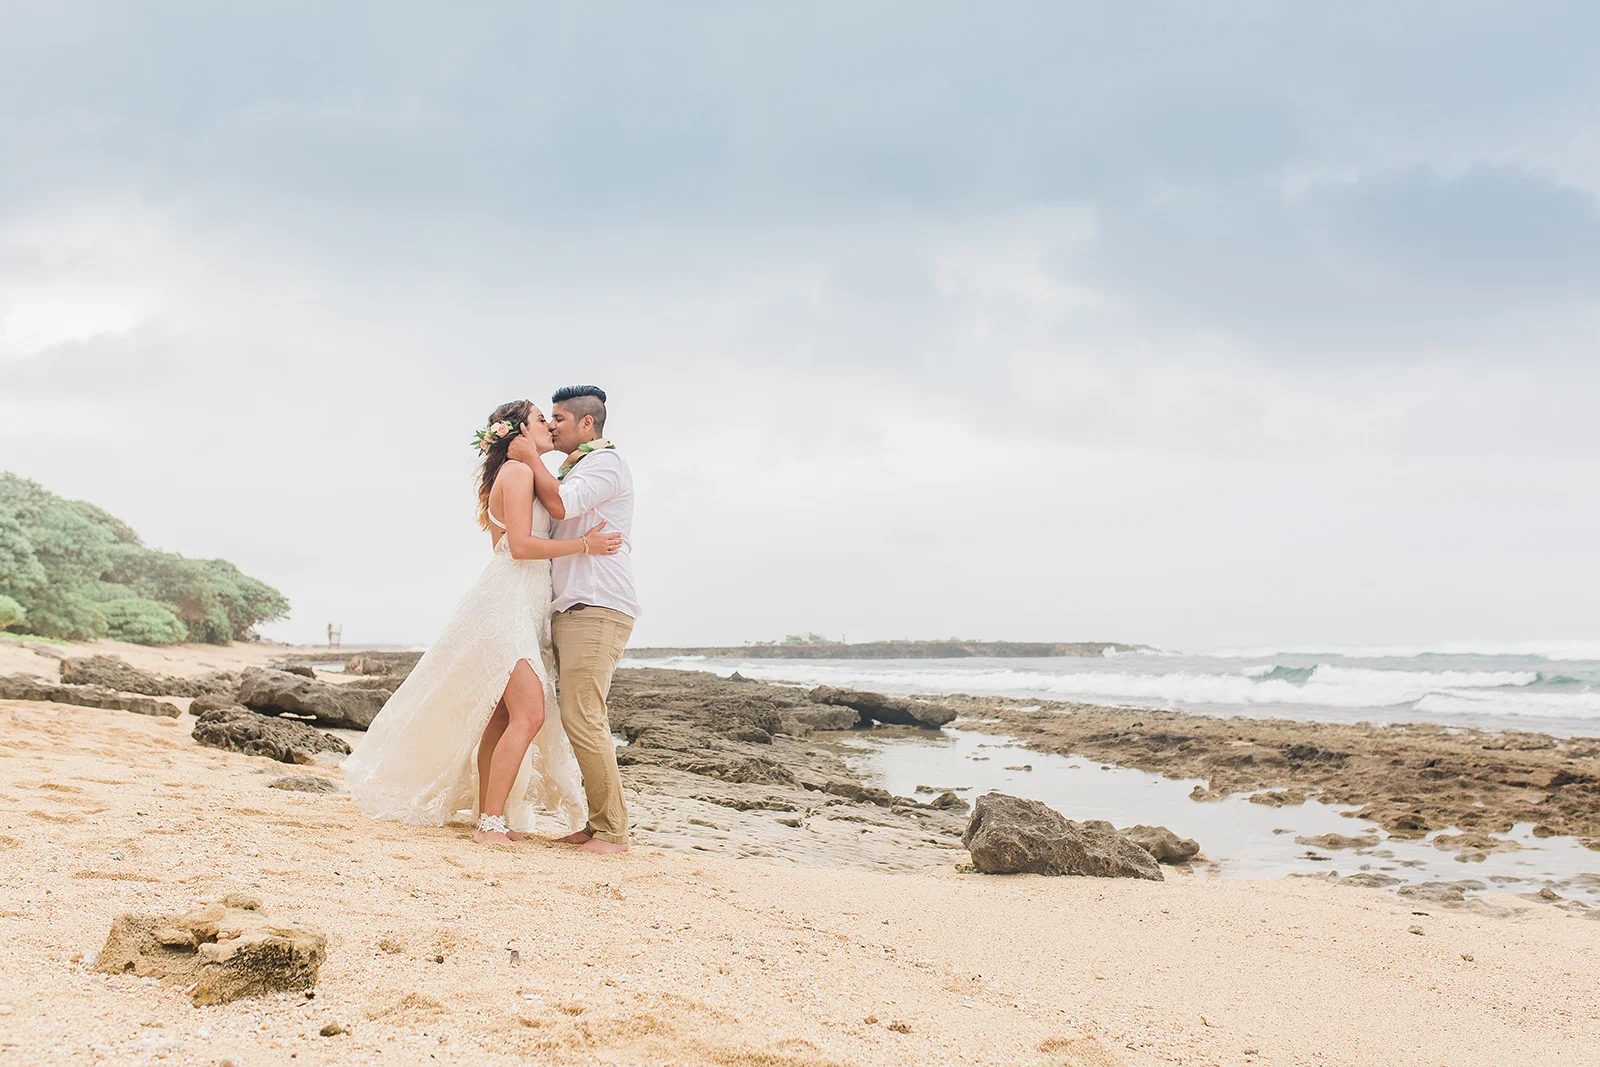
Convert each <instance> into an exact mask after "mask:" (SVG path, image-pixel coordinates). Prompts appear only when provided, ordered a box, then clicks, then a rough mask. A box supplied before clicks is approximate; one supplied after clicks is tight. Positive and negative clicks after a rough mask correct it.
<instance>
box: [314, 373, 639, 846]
mask: <svg viewBox="0 0 1600 1067" xmlns="http://www.w3.org/2000/svg"><path fill="white" fill-rule="evenodd" d="M605 428H606V394H605V391H604V390H602V389H600V388H598V387H596V386H593V385H578V386H568V387H567V388H564V389H560V390H558V391H557V392H556V394H555V396H553V397H552V398H551V404H550V418H549V420H548V421H546V419H545V417H544V413H543V412H541V411H540V410H539V409H538V408H537V407H535V406H534V404H533V403H532V401H528V400H513V401H511V402H510V403H507V404H501V405H500V406H499V407H497V408H495V409H494V411H493V412H491V413H490V414H489V421H488V423H487V425H486V426H484V428H483V429H481V430H479V431H478V432H477V433H476V434H474V435H473V445H474V446H475V447H476V449H477V450H478V453H479V454H480V455H481V456H482V457H483V463H482V467H481V469H480V471H479V474H478V525H479V526H481V527H483V529H484V530H485V531H487V532H488V534H489V540H490V542H491V544H492V546H493V555H492V556H491V557H490V559H489V564H488V566H486V567H485V568H484V569H483V573H482V574H481V575H479V576H478V580H477V581H476V582H474V583H473V585H472V588H470V589H468V590H467V593H466V595H465V596H463V597H462V598H461V602H460V603H459V604H457V605H456V609H455V613H454V614H453V615H452V616H451V618H450V622H449V624H448V625H446V626H445V628H444V632H443V633H442V634H441V635H440V636H439V639H438V640H437V641H435V642H434V644H433V646H432V647H431V648H429V649H428V651H427V653H426V654H424V655H423V657H422V659H421V660H420V661H418V663H417V666H416V668H415V669H414V670H412V672H411V674H410V676H409V677H407V678H406V680H405V682H404V683H403V684H402V685H401V686H400V688H399V689H397V690H395V693H394V695H393V696H391V697H390V698H389V700H388V702H387V703H385V704H384V706H383V710H382V711H380V712H379V713H378V716H377V718H375V719H374V720H373V721H372V725H371V726H370V727H368V728H367V734H366V737H364V738H363V739H362V741H361V743H360V745H358V746H357V748H356V750H355V752H354V753H353V754H352V755H351V756H350V757H349V758H348V759H346V760H345V761H344V773H345V780H346V782H347V784H348V785H349V788H350V795H351V797H352V798H353V799H354V800H355V802H356V805H357V806H358V807H359V808H360V809H361V810H362V812H364V813H365V814H366V815H367V816H368V817H369V818H373V819H384V820H392V821H396V822H406V823H413V824H416V825H421V826H442V825H444V824H445V823H447V822H452V821H458V820H461V819H462V818H463V817H466V818H474V817H475V818H476V830H475V832H474V833H473V835H472V839H473V840H474V841H476V842H478V843H480V844H488V843H505V842H511V841H518V840H521V838H522V836H523V834H525V833H532V832H539V833H547V834H549V835H550V836H555V837H559V839H560V840H561V841H563V842H566V843H568V844H575V845H581V846H582V847H583V849H584V850H585V851H588V852H599V853H613V852H625V851H627V848H628V809H627V805H626V803H625V802H624V801H623V798H622V779H621V778H620V777H619V775H618V774H617V756H616V749H615V747H614V744H613V742H612V740H611V723H610V720H609V719H608V718H607V715H606V697H607V696H608V695H609V694H610V691H611V676H612V673H613V672H614V671H615V670H616V667H617V661H618V660H620V659H621V658H622V650H623V648H624V647H625V646H626V645H627V643H628V636H629V634H631V633H632V632H633V621H634V619H635V618H636V617H637V616H638V614H639V604H638V594H637V593H636V592H635V591H634V584H633V565H632V562H631V559H630V547H631V537H632V533H633V474H632V472H631V471H630V470H629V469H628V463H627V461H626V460H625V459H623V458H622V455H621V454H620V453H619V452H618V451H617V449H616V447H615V446H614V445H612V444H611V442H610V441H608V440H606V439H605V437H604V436H603V434H604V433H605ZM558 449H559V450H560V451H561V452H563V453H565V456H566V458H565V459H564V460H563V462H562V464H561V472H560V474H558V475H557V474H551V473H550V470H549V468H547V467H546V466H545V464H544V459H543V457H544V455H545V453H547V452H551V451H554V450H558ZM558 682H559V685H558V684H557V683H558Z"/></svg>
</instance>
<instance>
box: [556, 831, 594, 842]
mask: <svg viewBox="0 0 1600 1067" xmlns="http://www.w3.org/2000/svg"><path fill="white" fill-rule="evenodd" d="M593 838H594V835H593V834H591V833H590V832H589V831H587V830H579V831H578V832H577V833H575V834H568V835H567V836H566V837H563V838H561V839H560V840H561V843H562V844H563V845H586V844H588V843H589V842H590V841H591V840H593Z"/></svg>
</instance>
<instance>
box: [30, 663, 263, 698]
mask: <svg viewBox="0 0 1600 1067" xmlns="http://www.w3.org/2000/svg"><path fill="white" fill-rule="evenodd" d="M61 681H62V683H63V684H65V685H100V686H105V687H106V688H107V689H116V690H119V691H121V692H124V693H143V694H145V695H146V696H158V697H197V696H202V695H206V694H216V695H222V694H227V695H230V696H231V695H232V694H233V692H234V690H235V689H237V688H238V686H239V676H238V675H237V674H235V673H233V672H231V671H216V672H213V673H211V674H205V675H201V676H200V677H198V678H178V677H175V676H173V675H170V674H155V673H152V672H151V671H143V670H140V669H139V668H137V667H135V666H133V665H132V664H130V663H128V662H127V661H126V660H124V659H122V658H120V657H118V656H87V657H83V658H79V659H63V660H62V661H61Z"/></svg>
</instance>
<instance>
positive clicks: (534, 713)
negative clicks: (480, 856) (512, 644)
mask: <svg viewBox="0 0 1600 1067" xmlns="http://www.w3.org/2000/svg"><path fill="white" fill-rule="evenodd" d="M500 702H501V703H502V704H503V705H505V709H506V725H505V729H504V730H503V731H501V734H500V739H499V741H498V742H497V743H496V744H495V746H494V749H493V751H492V752H491V753H490V756H489V774H488V776H487V781H488V787H487V788H485V789H484V790H483V792H482V794H481V796H482V804H481V805H480V807H479V809H478V810H479V811H480V812H481V813H482V814H484V815H504V814H505V813H506V797H508V796H509V795H510V794H511V786H512V785H513V784H515V782H516V780H517V771H518V770H520V769H521V767H522V757H523V756H524V755H526V754H527V752H528V746H529V745H531V744H532V743H533V739H534V737H535V736H536V735H537V734H538V733H539V728H540V727H541V726H543V725H544V686H543V685H541V684H540V682H539V676H538V675H537V674H535V673H534V672H533V668H532V667H530V666H529V665H528V661H527V660H525V659H524V660H518V661H517V665H516V666H515V667H514V668H512V671H511V680H510V681H509V682H507V683H506V692H505V696H503V697H501V698H500ZM472 839H473V840H474V841H477V842H478V843H479V844H487V843H490V842H501V843H504V842H508V841H510V840H511V837H510V836H509V835H508V834H501V833H493V832H490V831H486V830H479V831H477V832H475V833H474V834H473V835H472Z"/></svg>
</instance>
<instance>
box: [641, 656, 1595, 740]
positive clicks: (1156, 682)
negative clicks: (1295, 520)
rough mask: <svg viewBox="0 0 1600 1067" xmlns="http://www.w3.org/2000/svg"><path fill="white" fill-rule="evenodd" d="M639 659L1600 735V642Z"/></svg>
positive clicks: (880, 685)
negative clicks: (1036, 655)
mask: <svg viewBox="0 0 1600 1067" xmlns="http://www.w3.org/2000/svg"><path fill="white" fill-rule="evenodd" d="M627 665H629V666H640V667H645V666H651V667H675V668H680V669H687V670H705V671H712V672H714V673H717V674H720V675H723V676H726V675H729V674H732V673H734V672H735V671H737V672H739V673H740V674H743V675H745V676H746V677H749V678H764V679H769V680H781V681H789V682H798V683H804V684H811V685H837V686H847V687H850V688H856V689H870V690H875V691H877V692H885V693H893V694H896V695H902V696H907V695H912V694H927V693H970V694H973V695H980V696H1005V697H1013V698H1017V699H1020V700H1030V699H1031V700H1063V701H1081V702H1084V703H1092V704H1111V705H1126V706H1131V707H1150V708H1172V709H1177V710H1183V711H1193V712H1199V713H1201V714H1206V715H1223V716H1227V715H1242V716H1246V717H1250V718H1285V719H1298V720H1303V721H1316V722H1363V721H1364V722H1373V723H1391V722H1433V723H1441V724H1445V725H1449V726H1476V727H1486V728H1489V729H1511V730H1531V731H1538V732H1541V733H1549V734H1555V735H1558V736H1581V735H1590V734H1600V642H1550V643H1546V644H1527V645H1515V646H1504V647H1495V646H1476V647H1474V646H1456V647H1450V646H1445V647H1440V648H1433V649H1430V648H1343V649H1315V648H1294V649H1270V648H1261V649H1220V650H1212V651H1207V652H1165V651H1163V652H1117V653H1113V654H1108V655H1106V656H1104V657H1101V658H1095V659H1086V658H1049V659H1043V658H1041V659H998V658H993V659H991V658H973V659H945V660H783V659H749V660H744V659H715V660H713V659H704V658H699V657H675V658H672V659H665V660H633V659H630V660H628V661H627Z"/></svg>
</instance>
